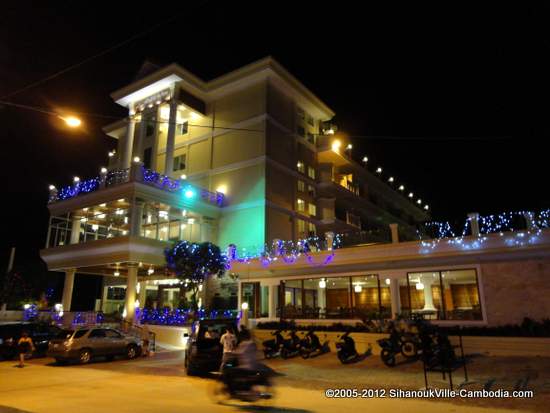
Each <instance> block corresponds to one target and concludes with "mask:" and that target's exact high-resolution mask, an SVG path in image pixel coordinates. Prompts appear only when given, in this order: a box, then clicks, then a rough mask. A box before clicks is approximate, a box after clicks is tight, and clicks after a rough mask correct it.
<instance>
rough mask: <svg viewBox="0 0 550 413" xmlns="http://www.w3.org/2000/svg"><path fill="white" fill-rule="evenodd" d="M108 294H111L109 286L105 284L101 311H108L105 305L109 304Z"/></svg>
mask: <svg viewBox="0 0 550 413" xmlns="http://www.w3.org/2000/svg"><path fill="white" fill-rule="evenodd" d="M108 294H109V286H108V285H104V286H103V294H101V311H103V312H105V311H106V307H105V305H106V304H107V297H108Z"/></svg>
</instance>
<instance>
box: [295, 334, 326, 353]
mask: <svg viewBox="0 0 550 413" xmlns="http://www.w3.org/2000/svg"><path fill="white" fill-rule="evenodd" d="M325 337H326V335H325ZM329 352H330V347H329V345H328V340H325V342H324V343H323V344H321V341H320V340H319V337H318V336H317V334H315V331H314V330H311V331H309V332H308V333H307V334H306V335H305V337H304V339H303V340H302V344H301V346H300V355H301V356H302V358H304V359H307V358H310V357H317V356H320V355H321V354H325V353H329Z"/></svg>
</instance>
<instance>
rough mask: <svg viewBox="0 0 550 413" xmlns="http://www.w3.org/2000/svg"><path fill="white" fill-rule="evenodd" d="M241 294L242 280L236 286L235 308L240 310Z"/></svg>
mask: <svg viewBox="0 0 550 413" xmlns="http://www.w3.org/2000/svg"><path fill="white" fill-rule="evenodd" d="M242 295H243V287H242V281H239V284H238V288H237V308H238V309H239V310H240V309H241V305H242V303H243V302H242V299H241V297H242Z"/></svg>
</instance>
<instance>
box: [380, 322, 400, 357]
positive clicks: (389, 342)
mask: <svg viewBox="0 0 550 413" xmlns="http://www.w3.org/2000/svg"><path fill="white" fill-rule="evenodd" d="M377 343H378V345H379V346H380V347H381V348H382V351H381V352H380V358H381V359H382V362H383V363H384V364H385V365H386V366H388V367H393V366H395V359H396V356H397V354H399V353H401V345H402V343H401V335H400V334H399V332H398V331H397V330H396V329H395V327H392V328H391V332H390V336H389V337H388V338H381V339H380V340H378V341H377Z"/></svg>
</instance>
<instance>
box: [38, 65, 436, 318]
mask: <svg viewBox="0 0 550 413" xmlns="http://www.w3.org/2000/svg"><path fill="white" fill-rule="evenodd" d="M111 96H112V98H113V100H114V101H115V102H116V103H117V104H119V105H121V106H123V107H124V108H126V109H127V110H128V116H127V117H126V118H125V119H121V120H120V121H118V122H115V123H113V124H110V125H108V126H106V127H105V128H104V130H105V133H107V134H108V135H109V136H111V137H113V138H115V139H117V141H118V144H117V149H116V150H115V151H113V152H111V153H109V158H108V162H106V165H105V167H101V168H98V169H99V174H98V176H97V177H94V178H91V179H79V178H77V177H75V178H74V182H73V183H72V184H71V185H69V186H66V187H63V188H60V189H57V188H56V187H55V186H53V185H52V186H51V187H50V202H49V204H48V208H49V211H50V215H51V217H50V225H49V231H48V240H47V245H46V247H45V248H44V249H43V250H42V251H41V256H42V258H43V259H44V260H45V262H46V263H47V264H48V268H49V269H50V270H60V271H65V273H66V279H65V287H64V292H63V307H64V308H65V310H67V311H68V310H70V307H71V297H72V288H73V283H74V277H75V274H76V273H78V274H79V276H80V274H82V276H85V274H96V275H102V276H103V277H104V294H103V297H102V300H101V303H100V304H99V306H98V309H101V310H103V311H107V312H108V311H115V310H116V311H123V312H124V313H125V315H126V316H127V317H133V314H134V311H135V308H136V307H139V306H144V305H154V306H157V307H163V306H169V307H175V306H178V305H179V304H178V303H179V302H180V301H181V300H185V292H184V291H183V289H182V288H181V287H180V286H179V285H177V281H176V280H173V279H172V278H171V276H170V274H167V273H166V270H165V263H164V256H163V250H164V249H165V248H166V247H167V246H169V245H170V242H173V241H176V240H181V239H185V240H188V241H193V242H201V241H211V242H213V243H215V244H217V245H219V246H220V247H221V248H222V249H225V248H226V247H227V246H228V245H230V244H234V245H237V246H238V248H239V253H240V254H241V255H247V254H249V255H257V254H259V253H261V251H263V249H264V246H265V245H266V244H267V245H271V243H272V241H273V240H294V241H297V240H299V239H306V238H315V237H316V236H322V235H323V234H325V233H338V234H342V240H343V241H342V242H344V243H349V244H360V243H363V244H368V243H380V242H388V241H390V240H391V237H392V231H393V236H394V237H395V236H399V237H400V238H401V239H405V240H406V239H413V237H414V229H415V225H416V224H418V223H420V222H423V221H425V220H426V219H427V218H428V217H429V216H428V212H427V206H424V205H419V204H417V202H413V201H415V200H411V199H409V198H408V197H407V196H405V194H403V192H402V191H400V190H398V189H397V188H392V187H391V185H389V184H388V183H386V182H383V181H382V180H380V179H379V177H378V176H376V174H375V173H374V174H373V173H371V172H369V171H368V170H367V169H366V168H365V167H364V165H359V164H358V163H356V162H355V161H353V159H352V158H351V156H350V152H349V150H348V149H347V148H349V146H348V145H349V144H350V143H349V142H347V141H346V140H345V139H343V138H339V137H338V136H337V135H333V134H332V132H333V131H334V129H333V128H332V126H331V125H330V120H331V119H332V117H333V116H334V113H333V111H332V110H331V109H330V108H329V107H328V106H327V105H326V104H324V103H323V102H322V101H321V100H320V99H319V98H317V97H316V96H315V95H314V94H313V93H312V92H311V91H309V90H308V89H307V88H306V87H305V86H304V85H302V84H301V83H300V82H299V81H298V80H297V79H296V78H294V77H293V76H292V75H291V74H290V73H289V72H288V71H286V70H285V69H284V68H283V67H282V66H281V65H280V64H278V63H277V62H276V61H274V60H273V59H271V58H266V59H262V60H260V61H257V62H255V63H252V64H250V65H247V66H245V67H242V68H240V69H238V70H235V71H233V72H230V73H228V74H226V75H223V76H221V77H219V78H216V79H213V80H210V81H203V80H202V79H200V78H198V77H197V76H195V75H194V74H192V73H190V72H189V71H187V70H185V69H184V68H182V67H180V66H179V65H176V64H172V65H169V66H166V67H164V68H159V69H157V70H155V71H153V72H150V73H148V74H146V75H143V76H141V77H140V78H139V79H138V80H136V81H134V82H133V83H131V84H129V85H127V86H125V87H123V88H121V89H119V90H117V91H115V92H113V94H112V95H111ZM220 285H221V286H223V288H220ZM206 290H208V289H205V292H204V294H203V297H202V299H203V300H204V301H203V305H205V306H209V305H217V304H219V305H220V306H222V307H224V308H225V307H230V306H236V303H237V301H238V294H237V283H236V282H235V281H231V280H225V281H221V282H217V286H213V287H212V288H211V289H210V293H207V291H206ZM213 291H216V292H213ZM209 294H210V295H209ZM224 300H225V301H224ZM212 303H214V304H212ZM216 303H217V304H216Z"/></svg>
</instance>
